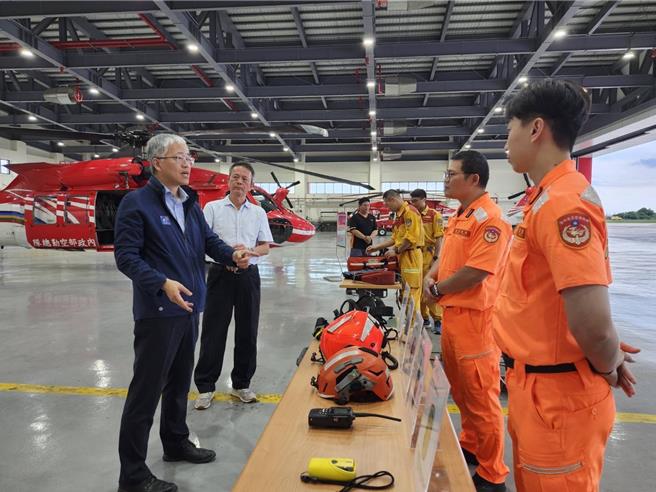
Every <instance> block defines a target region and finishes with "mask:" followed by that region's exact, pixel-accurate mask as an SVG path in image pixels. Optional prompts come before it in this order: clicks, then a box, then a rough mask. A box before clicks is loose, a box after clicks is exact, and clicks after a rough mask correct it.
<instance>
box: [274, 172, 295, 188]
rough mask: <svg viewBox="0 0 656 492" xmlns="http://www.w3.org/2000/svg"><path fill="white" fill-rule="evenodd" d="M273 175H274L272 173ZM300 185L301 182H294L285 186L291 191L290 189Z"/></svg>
mask: <svg viewBox="0 0 656 492" xmlns="http://www.w3.org/2000/svg"><path fill="white" fill-rule="evenodd" d="M271 174H273V173H271ZM300 184H301V182H300V181H294V182H293V183H289V184H288V185H287V186H285V188H286V189H288V190H289V189H291V188H293V187H294V186H296V185H300Z"/></svg>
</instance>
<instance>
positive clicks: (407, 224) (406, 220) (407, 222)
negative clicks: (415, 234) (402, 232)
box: [405, 219, 412, 227]
mask: <svg viewBox="0 0 656 492" xmlns="http://www.w3.org/2000/svg"><path fill="white" fill-rule="evenodd" d="M411 225H412V219H405V226H406V227H410V226H411Z"/></svg>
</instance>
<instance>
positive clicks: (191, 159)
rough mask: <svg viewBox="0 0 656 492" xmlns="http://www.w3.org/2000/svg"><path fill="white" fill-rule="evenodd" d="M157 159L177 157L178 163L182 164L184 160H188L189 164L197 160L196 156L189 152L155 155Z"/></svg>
mask: <svg viewBox="0 0 656 492" xmlns="http://www.w3.org/2000/svg"><path fill="white" fill-rule="evenodd" d="M155 158H157V159H175V160H176V161H177V162H178V164H182V163H183V162H188V163H189V164H193V163H194V162H196V158H195V157H192V156H191V155H189V154H177V155H162V156H155Z"/></svg>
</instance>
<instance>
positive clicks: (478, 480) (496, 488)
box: [472, 473, 506, 492]
mask: <svg viewBox="0 0 656 492" xmlns="http://www.w3.org/2000/svg"><path fill="white" fill-rule="evenodd" d="M472 480H473V481H474V487H476V492H506V482H502V483H493V482H488V481H487V480H485V479H484V478H483V477H481V476H480V475H479V474H478V473H474V476H473V477H472Z"/></svg>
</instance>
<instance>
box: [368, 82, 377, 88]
mask: <svg viewBox="0 0 656 492" xmlns="http://www.w3.org/2000/svg"><path fill="white" fill-rule="evenodd" d="M367 87H368V88H369V89H373V88H374V87H376V81H375V80H367Z"/></svg>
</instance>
